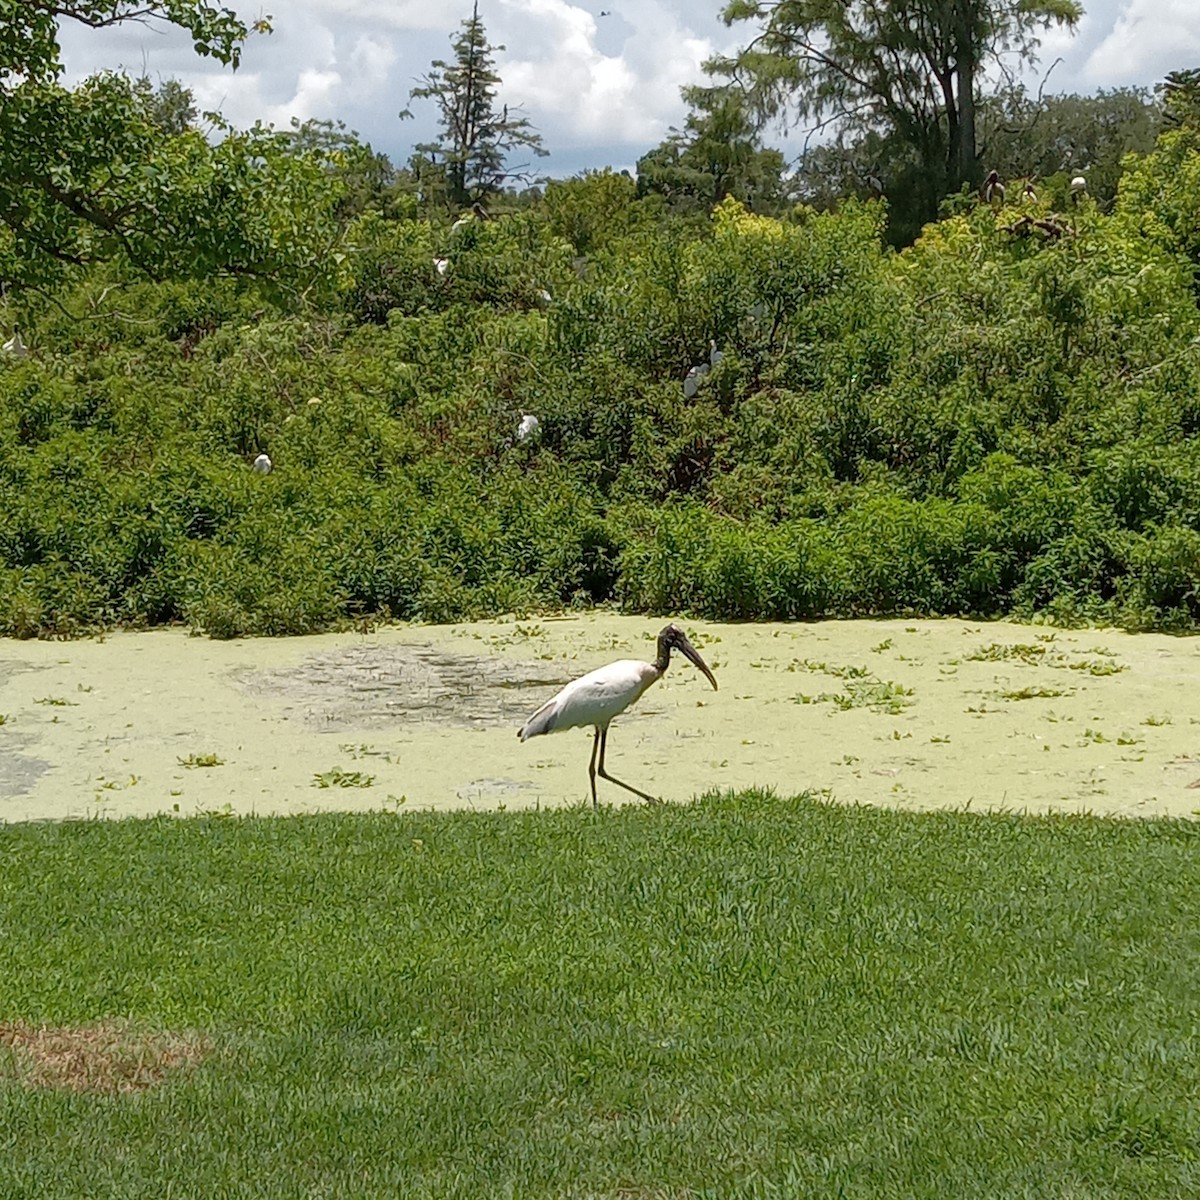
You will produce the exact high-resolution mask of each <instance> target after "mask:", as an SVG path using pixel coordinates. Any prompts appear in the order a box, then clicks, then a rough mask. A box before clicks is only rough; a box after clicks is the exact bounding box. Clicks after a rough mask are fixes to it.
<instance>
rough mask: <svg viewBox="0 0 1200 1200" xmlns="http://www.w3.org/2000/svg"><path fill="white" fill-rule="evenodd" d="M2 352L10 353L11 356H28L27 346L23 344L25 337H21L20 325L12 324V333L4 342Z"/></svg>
mask: <svg viewBox="0 0 1200 1200" xmlns="http://www.w3.org/2000/svg"><path fill="white" fill-rule="evenodd" d="M4 353H5V354H11V355H12V356H13V358H28V357H29V347H28V346H26V345H25V339H24V338H22V337H21V329H20V326H18V325H14V326H13V335H12V337H10V338H9V339H8V341H7V342H5V343H4Z"/></svg>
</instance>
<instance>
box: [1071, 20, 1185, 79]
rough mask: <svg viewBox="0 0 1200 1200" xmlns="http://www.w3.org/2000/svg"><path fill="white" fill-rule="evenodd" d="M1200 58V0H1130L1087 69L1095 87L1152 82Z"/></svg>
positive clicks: (1097, 48)
mask: <svg viewBox="0 0 1200 1200" xmlns="http://www.w3.org/2000/svg"><path fill="white" fill-rule="evenodd" d="M1198 58H1200V4H1197V3H1196V0H1127V2H1126V3H1125V4H1123V5H1122V7H1121V11H1120V13H1119V15H1118V16H1117V18H1116V21H1115V22H1114V24H1113V25H1112V28H1111V30H1110V31H1109V33H1108V34H1107V36H1106V37H1104V39H1103V40H1102V41H1101V42H1100V44H1099V45H1098V46H1097V47H1096V48H1095V49H1094V50H1093V51H1092V52H1091V54H1090V55H1089V56H1088V58H1087V60H1086V62H1085V64H1084V68H1083V70H1082V72H1081V75H1082V77H1083V78H1084V79H1086V80H1089V81H1090V82H1091V85H1092V86H1093V87H1099V86H1108V87H1112V86H1115V85H1118V84H1133V83H1147V82H1152V81H1156V80H1159V79H1161V78H1162V77H1163V76H1164V75H1166V73H1167V72H1168V71H1173V70H1177V69H1179V68H1181V67H1191V66H1195V65H1196V61H1197V59H1198Z"/></svg>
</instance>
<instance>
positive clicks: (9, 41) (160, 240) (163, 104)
mask: <svg viewBox="0 0 1200 1200" xmlns="http://www.w3.org/2000/svg"><path fill="white" fill-rule="evenodd" d="M57 18H62V19H67V18H73V19H75V20H78V21H81V22H83V23H85V24H87V25H91V26H97V27H99V26H107V25H114V24H119V23H120V22H122V21H125V20H130V19H139V20H160V21H163V22H167V23H170V24H174V25H178V26H181V27H183V28H186V29H187V30H189V32H191V34H192V36H193V39H194V45H195V49H196V50H197V52H199V53H201V54H211V55H214V56H215V57H217V58H218V59H219V60H220V61H222V62H226V63H231V64H233V65H236V63H237V61H238V56H239V53H240V46H241V43H242V42H243V41H244V39H245V37H246V36H247V33H248V30H247V29H246V27H245V26H244V25H243V24H242V23H241V22H240V21H239V20H238V19H237V17H236V16H235V14H234V13H233V12H232V11H231V10H228V9H217V8H213V7H212V6H210V5H207V4H203V3H199V2H197V0H151V2H150V3H146V4H135V3H132V2H130V0H66V2H65V3H55V4H51V3H49V2H48V0H20V2H18V0H6V2H5V3H4V4H3V5H0V44H3V46H4V48H5V49H4V56H3V58H2V59H0V277H2V278H3V279H4V280H5V281H6V282H8V283H10V284H12V283H15V284H20V285H27V286H37V287H42V286H46V285H49V284H53V283H56V282H58V281H61V280H62V279H63V278H64V277H65V276H67V275H69V274H70V273H71V272H72V271H73V270H74V271H76V272H77V271H78V270H79V269H80V268H84V267H86V266H88V265H90V264H93V263H97V262H108V261H116V262H119V263H121V264H123V265H124V266H125V267H126V268H127V269H128V270H131V271H134V272H137V273H140V274H142V275H145V276H149V277H152V278H159V279H162V278H176V279H178V278H188V279H192V278H206V277H210V276H214V275H220V274H231V275H239V276H252V277H255V278H257V279H260V280H263V281H264V282H265V284H266V285H267V286H269V287H271V288H273V289H274V290H275V292H276V294H277V295H280V296H283V295H286V296H288V297H290V298H292V299H293V300H295V299H298V298H301V297H309V296H311V295H312V293H313V292H314V289H316V288H318V287H320V286H323V285H324V284H325V283H326V282H327V280H328V278H329V275H330V256H331V252H332V250H333V249H334V242H335V237H334V234H335V227H334V226H333V224H332V222H331V220H330V217H331V214H332V207H333V205H334V204H335V203H336V201H337V195H336V193H335V192H334V191H333V190H332V189H330V188H329V187H328V185H327V184H326V182H325V181H324V180H323V179H322V176H321V172H320V166H319V164H318V163H316V162H314V161H312V160H311V159H309V158H305V157H297V156H295V155H289V154H287V153H285V150H286V147H287V139H286V138H285V137H284V136H283V135H277V134H274V133H272V132H271V131H269V130H265V129H262V128H259V127H256V128H254V129H252V130H250V131H248V132H237V131H234V130H232V129H230V128H227V127H223V128H222V132H223V134H224V136H223V138H222V139H221V141H220V142H219V143H217V144H216V145H214V144H212V143H211V142H210V141H209V140H208V139H207V138H206V137H205V136H204V135H203V133H201V132H200V131H199V130H197V129H195V128H194V127H193V118H194V116H195V110H194V107H193V106H192V104H191V99H190V94H189V93H187V92H186V90H185V89H181V88H179V87H178V85H173V86H172V85H164V87H163V88H162V89H160V90H159V91H158V92H157V93H155V92H152V91H151V90H150V87H149V85H148V84H147V83H146V81H144V80H139V81H132V80H130V79H128V78H126V77H124V76H121V75H113V74H104V75H98V76H94V77H92V78H90V79H88V80H85V81H84V82H83V83H82V84H81V85H80V86H79V87H77V88H75V89H73V90H68V89H66V88H64V87H62V86H61V85H60V84H59V82H58V76H59V74H60V72H61V69H62V64H61V62H60V59H59V48H58V43H57V40H56V36H55V29H56V26H55V21H56V19H57ZM259 25H260V26H261V27H262V28H264V29H269V25H268V24H267V23H266V21H265V20H264V21H261V22H259Z"/></svg>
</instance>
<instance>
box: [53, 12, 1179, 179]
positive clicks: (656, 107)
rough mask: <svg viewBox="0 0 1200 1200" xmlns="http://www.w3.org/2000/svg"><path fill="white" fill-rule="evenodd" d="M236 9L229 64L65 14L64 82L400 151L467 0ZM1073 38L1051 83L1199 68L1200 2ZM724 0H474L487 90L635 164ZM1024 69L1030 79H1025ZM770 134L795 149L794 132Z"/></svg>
mask: <svg viewBox="0 0 1200 1200" xmlns="http://www.w3.org/2000/svg"><path fill="white" fill-rule="evenodd" d="M224 3H225V4H227V5H229V6H230V7H232V8H234V9H235V10H236V11H237V12H238V13H239V15H240V16H241V17H242V18H243V19H244V20H246V21H247V22H250V21H253V20H255V19H256V18H258V17H260V16H264V15H268V14H269V15H270V18H271V23H272V25H273V26H274V32H273V33H272V34H270V35H269V36H255V37H253V38H252V39H251V41H250V43H249V44H248V45H247V47H246V49H245V52H244V55H243V60H242V66H241V67H240V68H239V70H238V71H237V72H236V73H235V72H232V71H229V70H228V69H221V68H219V67H217V66H216V65H215V64H213V63H212V62H211V61H209V60H204V59H199V58H197V57H196V56H195V55H194V54H193V53H192V51H191V46H190V42H189V39H188V38H187V37H186V36H185V35H182V34H180V33H178V31H171V30H164V29H163V28H162V27H158V28H154V27H146V26H138V25H126V26H122V27H120V28H118V29H112V30H102V31H94V30H87V29H83V28H82V27H78V26H74V25H73V23H71V22H67V23H66V26H65V27H64V29H63V36H62V45H63V54H64V58H65V61H66V64H67V70H68V80H69V81H71V82H73V81H75V80H78V79H80V78H82V77H83V76H85V75H87V74H90V73H91V72H93V71H97V70H101V69H105V68H123V69H125V70H128V71H131V72H133V73H135V74H141V73H143V72H145V73H146V74H148V75H149V76H150V77H151V78H152V79H165V78H169V77H172V76H173V77H175V78H178V79H181V80H183V81H184V82H185V83H186V84H188V85H189V86H190V87H191V88H192V89H193V91H194V92H195V94H196V97H197V99H198V101H199V105H200V107H201V109H213V108H217V109H220V110H221V111H222V112H223V113H224V114H225V116H226V117H227V118H228V119H230V120H231V121H232V122H233V123H234V124H236V125H249V124H251V123H253V121H254V120H256V119H259V118H261V119H263V120H265V121H269V122H273V123H275V124H276V125H279V126H281V127H286V126H287V124H288V121H289V119H290V118H291V117H293V116H294V117H298V118H300V119H301V120H303V119H306V118H308V117H319V118H326V117H329V118H337V119H340V120H344V121H345V122H346V123H347V124H348V125H349V126H350V127H351V128H353V129H356V130H358V131H359V133H360V134H361V136H362V137H363V138H365V139H366V140H368V141H370V142H371V143H372V145H374V146H375V148H376V149H378V150H383V151H384V152H386V153H387V154H389V155H390V156H391V157H392V159H393V160H394V161H396V162H398V163H402V162H404V161H406V160H407V158H408V155H409V153H410V151H411V147H412V145H413V143H414V142H418V141H425V140H428V139H429V138H430V137H431V136H432V135H433V133H434V130H435V129H436V121H435V117H434V113H433V111H432V109H433V104H432V102H431V101H416V102H414V105H413V113H414V119H413V120H410V121H404V122H402V121H400V120H399V119H398V116H397V114H398V113H399V111H400V109H402V108H404V107H406V105H407V103H408V93H409V90H410V89H411V88H412V87H413V86H414V84H415V82H416V81H417V79H418V78H419V76H421V75H422V74H424V73H425V72H426V71H428V69H429V65H430V63H431V62H432V61H433V60H434V59H435V58H449V57H450V56H451V48H450V38H451V36H452V35H453V34H454V33H455V31H456V30H457V29H458V27H459V25H460V22H461V21H462V19H463V18H464V17H466V16H469V15H470V0H450V2H448V3H440V4H435V3H431V2H430V0H265V2H260V0H253V3H251V2H248V0H232V2H231V0H224ZM1084 6H1085V8H1086V10H1087V12H1086V15H1085V16H1084V19H1083V21H1082V22H1081V23H1080V25H1079V26H1078V28H1077V30H1076V32H1075V34H1074V35H1071V34H1067V33H1064V32H1060V31H1052V32H1050V33H1048V34H1046V35H1045V36H1044V38H1043V49H1042V64H1041V69H1042V71H1043V72H1044V70H1045V69H1046V68H1047V67H1048V66H1049V65H1050V64H1051V63H1052V62H1054V60H1055V59H1057V58H1061V59H1062V61H1061V62H1060V63H1059V64H1058V65H1057V66H1055V68H1054V70H1053V72H1052V73H1051V75H1050V82H1049V84H1048V85H1047V90H1049V91H1064V92H1067V91H1080V92H1092V91H1095V90H1096V89H1097V88H1103V87H1117V86H1121V85H1128V84H1142V85H1151V84H1153V83H1155V82H1156V81H1158V80H1160V79H1161V78H1162V77H1163V75H1165V74H1166V73H1167V72H1168V71H1171V70H1175V69H1177V68H1182V67H1192V66H1200V0H1084ZM720 7H721V0H596V2H595V3H571V2H570V0H479V13H480V17H481V18H482V19H483V22H484V26H485V28H486V30H487V36H488V40H489V41H490V42H492V43H493V44H494V45H503V46H505V47H507V49H505V50H503V51H499V52H497V54H496V66H497V69H498V72H499V74H500V76H501V78H502V80H503V84H502V87H501V90H500V99H501V100H502V101H504V102H506V103H508V104H509V105H510V106H518V105H519V106H521V107H522V109H523V111H524V113H525V115H526V116H527V117H529V119H530V120H531V121H532V123H533V125H534V126H535V128H537V129H538V131H539V132H540V133H541V134H542V136H543V138H544V141H545V145H546V148H547V149H548V150H550V152H551V156H550V157H549V158H546V159H542V160H540V161H539V162H538V170H539V171H540V172H542V173H545V174H548V175H556V176H565V175H571V174H574V173H575V172H577V171H580V170H582V169H584V168H586V167H601V166H605V165H611V166H614V167H617V168H621V167H629V168H632V167H633V165H634V163H635V162H636V161H637V159H638V157H639V156H640V155H642V154H643V153H645V151H646V150H648V149H650V148H651V147H652V146H655V145H657V144H658V143H659V142H660V141H662V139H663V138H664V137H665V136H666V135H667V133H668V132H669V129H670V127H671V126H672V125H678V124H680V123H681V121H682V119H683V116H684V113H685V108H684V105H683V103H682V101H681V100H680V98H679V89H680V87H681V86H682V85H684V84H688V83H695V82H701V81H703V79H704V74H703V72H702V70H701V63H702V62H703V61H704V60H705V59H706V58H708V57H709V56H711V55H712V54H714V53H717V52H722V51H730V50H733V49H734V48H736V46H737V45H739V44H740V43H743V42H745V41H746V40H748V38H749V37H750V36H751V35H752V27H751V26H750V25H748V24H746V23H742V24H740V25H736V26H734V27H733V28H732V29H727V28H726V27H725V26H724V25H723V24H722V23H721V22H720V20H719V19H718V16H717V14H718V12H719V10H720ZM1035 82H1036V79H1035ZM768 140H769V141H773V142H775V143H777V144H780V145H784V146H785V148H787V149H792V148H798V145H799V143H798V141H797V139H796V138H795V137H794V136H793V137H792V138H787V139H784V138H782V137H781V136H771V137H769V138H768Z"/></svg>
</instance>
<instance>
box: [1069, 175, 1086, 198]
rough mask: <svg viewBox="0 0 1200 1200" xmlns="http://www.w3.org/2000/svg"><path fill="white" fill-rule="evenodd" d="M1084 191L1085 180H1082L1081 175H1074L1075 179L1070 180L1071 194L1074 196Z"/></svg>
mask: <svg viewBox="0 0 1200 1200" xmlns="http://www.w3.org/2000/svg"><path fill="white" fill-rule="evenodd" d="M1086 190H1087V180H1086V179H1084V177H1083V176H1082V175H1076V176H1075V178H1074V179H1072V180H1071V192H1072V194H1074V193H1076V192H1083V191H1086Z"/></svg>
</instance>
